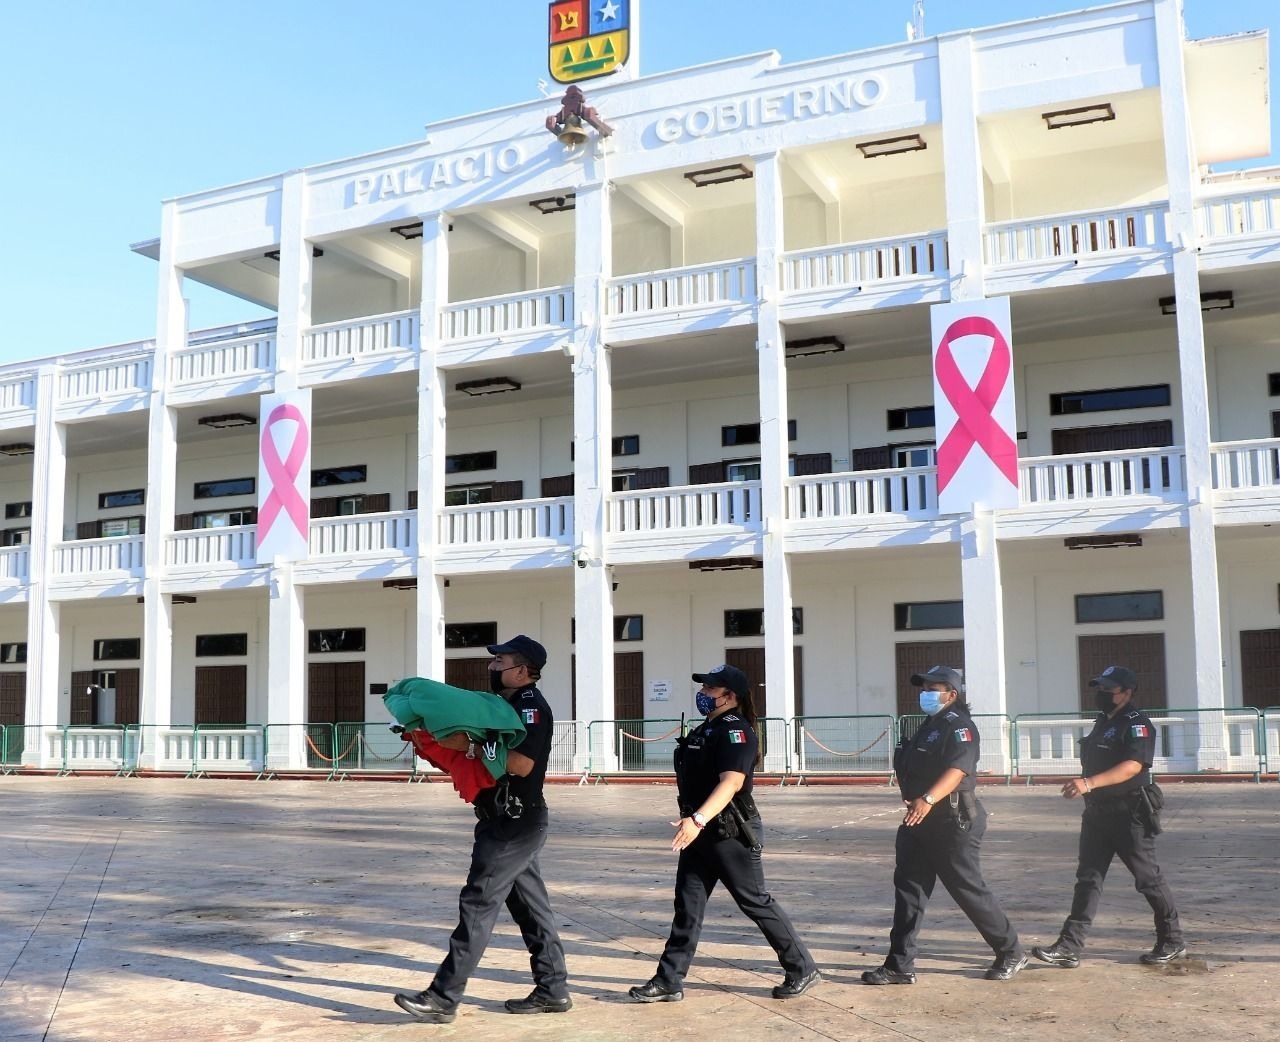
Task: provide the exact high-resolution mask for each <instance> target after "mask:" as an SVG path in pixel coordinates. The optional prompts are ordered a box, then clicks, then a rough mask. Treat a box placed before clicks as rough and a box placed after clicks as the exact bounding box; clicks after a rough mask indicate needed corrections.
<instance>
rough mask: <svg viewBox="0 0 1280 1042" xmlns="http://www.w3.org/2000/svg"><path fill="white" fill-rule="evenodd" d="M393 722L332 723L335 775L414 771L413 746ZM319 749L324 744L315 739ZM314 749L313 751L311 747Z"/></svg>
mask: <svg viewBox="0 0 1280 1042" xmlns="http://www.w3.org/2000/svg"><path fill="white" fill-rule="evenodd" d="M392 722H393V721H378V722H372V721H368V720H361V721H357V722H350V723H341V724H334V725H333V738H334V747H333V748H334V750H335V751H334V752H333V753H332V754H331V762H332V765H333V774H347V773H350V772H352V771H359V772H361V773H378V772H384V771H385V772H389V773H402V772H404V771H409V772H415V771H416V770H417V760H416V757H415V756H414V755H413V746H412V745H411V744H410V743H409V742H406V741H404V740H403V739H402V738H401V737H400V736H399V735H398V734H396V733H395V732H393V731H392V730H391V724H392ZM312 741H313V743H314V744H315V745H316V746H317V750H318V748H319V747H320V746H321V744H322V743H320V742H318V741H316V740H315V738H314V737H313V738H312ZM308 751H311V750H308Z"/></svg>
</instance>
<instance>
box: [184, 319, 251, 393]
mask: <svg viewBox="0 0 1280 1042" xmlns="http://www.w3.org/2000/svg"><path fill="white" fill-rule="evenodd" d="M275 366H276V334H275V331H274V330H270V331H263V332H261V333H257V334H254V335H252V336H242V337H235V338H234V339H230V340H217V341H213V342H211V343H207V344H192V345H191V346H189V347H184V348H182V349H181V350H178V351H175V352H174V353H173V355H172V356H171V357H170V359H169V382H170V384H172V385H173V386H175V387H181V386H183V385H186V384H200V383H205V382H208V381H212V380H228V379H234V378H236V377H244V376H255V375H259V374H269V373H272V372H274V371H275Z"/></svg>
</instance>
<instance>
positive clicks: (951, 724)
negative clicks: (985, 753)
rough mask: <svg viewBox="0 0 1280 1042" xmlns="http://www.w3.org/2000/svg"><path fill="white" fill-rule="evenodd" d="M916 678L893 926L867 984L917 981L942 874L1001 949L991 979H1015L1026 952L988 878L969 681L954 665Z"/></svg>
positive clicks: (900, 761) (901, 748) (902, 780)
mask: <svg viewBox="0 0 1280 1042" xmlns="http://www.w3.org/2000/svg"><path fill="white" fill-rule="evenodd" d="M911 683H913V684H919V685H922V687H923V688H924V690H922V691H921V692H920V709H921V711H922V712H924V713H925V714H927V715H928V719H927V720H926V721H925V722H924V723H923V724H921V725H920V729H919V730H918V731H916V733H915V734H914V735H913V736H911V737H910V738H907V737H904V738H903V739H902V741H901V742H900V743H899V744H898V748H897V750H896V751H895V752H894V755H893V767H894V771H895V772H896V773H897V776H898V786H899V788H900V789H901V792H902V802H903V804H904V805H905V806H906V814H905V815H904V817H903V819H902V825H901V826H900V827H899V828H898V837H897V842H896V844H895V852H896V854H897V865H896V867H895V868H894V872H893V890H894V901H893V929H892V930H891V931H890V932H889V956H888V958H886V959H885V961H884V965H883V966H879V967H877V968H876V969H874V970H867V971H866V972H865V973H863V975H862V982H863V983H864V984H914V983H915V982H916V975H915V958H916V935H917V934H918V933H919V932H920V925H921V923H922V922H923V921H924V910H925V906H926V905H927V904H928V903H929V898H930V896H931V895H932V894H933V887H934V884H935V883H936V882H937V881H938V880H941V881H942V885H943V886H944V887H946V888H947V893H949V894H950V895H951V897H952V899H953V900H954V901H955V903H956V904H957V905H958V906H959V908H960V910H961V911H962V912H964V914H965V915H967V916H968V917H969V921H970V922H972V923H973V925H974V926H976V927H977V928H978V932H979V933H980V934H982V938H983V940H985V941H986V942H987V943H988V944H989V945H991V948H992V950H993V951H994V952H995V953H996V958H995V961H994V962H993V963H992V964H991V966H990V968H989V969H988V970H987V972H986V979H987V980H1009V979H1010V978H1012V977H1013V976H1014V974H1016V973H1017V972H1018V971H1019V970H1021V969H1022V968H1023V967H1024V966H1026V964H1027V954H1026V952H1025V951H1024V950H1023V948H1022V945H1021V944H1020V943H1019V941H1018V934H1017V932H1016V931H1015V930H1014V928H1013V925H1012V924H1011V923H1010V922H1009V917H1008V916H1007V915H1005V914H1004V912H1003V911H1001V909H1000V906H999V904H997V903H996V899H995V897H994V896H993V895H992V893H991V891H990V889H988V887H987V884H986V883H985V882H984V881H983V879H982V865H981V864H980V863H979V859H978V852H979V847H980V845H981V843H982V835H983V833H984V832H986V830H987V812H986V811H985V810H983V808H982V804H981V803H979V802H978V800H977V796H976V787H977V786H976V781H975V777H974V776H975V775H976V774H977V770H978V758H979V756H980V739H979V737H978V729H977V728H976V727H975V726H974V725H973V720H972V719H970V717H969V712H970V710H969V706H968V704H967V703H966V702H965V701H964V700H963V698H962V697H961V694H960V693H961V690H962V689H963V683H962V681H961V679H960V674H959V672H958V671H956V670H954V669H951V668H950V667H949V666H933V667H931V668H930V669H929V671H928V672H927V673H917V674H916V675H914V676H913V677H912V678H911Z"/></svg>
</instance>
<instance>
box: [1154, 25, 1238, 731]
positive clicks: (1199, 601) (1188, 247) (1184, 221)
mask: <svg viewBox="0 0 1280 1042" xmlns="http://www.w3.org/2000/svg"><path fill="white" fill-rule="evenodd" d="M1155 14H1156V54H1157V60H1158V61H1159V65H1160V111H1161V116H1162V118H1163V121H1164V140H1165V170H1166V172H1167V174H1168V179H1169V218H1168V224H1167V228H1168V232H1169V239H1170V242H1172V243H1173V244H1174V252H1173V291H1174V296H1175V298H1176V300H1177V309H1178V311H1177V324H1178V377H1179V386H1180V388H1181V392H1182V444H1183V446H1184V449H1185V451H1186V457H1187V528H1188V533H1187V535H1188V548H1189V551H1190V565H1191V616H1192V626H1193V634H1192V641H1193V645H1194V647H1193V652H1194V655H1195V675H1194V676H1193V677H1191V678H1190V679H1189V680H1188V681H1186V683H1189V684H1190V685H1191V690H1190V691H1188V690H1186V689H1185V688H1183V689H1181V690H1172V691H1170V693H1169V696H1170V697H1169V704H1170V705H1171V706H1190V705H1195V706H1196V707H1198V708H1201V709H1220V708H1222V707H1223V706H1225V705H1226V689H1225V682H1224V677H1223V673H1224V668H1223V667H1224V665H1225V663H1224V659H1223V646H1222V613H1221V607H1220V605H1219V587H1218V541H1217V532H1216V531H1215V529H1214V517H1213V465H1212V459H1211V457H1210V452H1209V449H1210V438H1211V435H1210V423H1209V377H1208V371H1207V367H1206V363H1205V342H1204V321H1203V316H1202V315H1201V312H1200V272H1199V267H1200V262H1199V257H1200V254H1199V250H1198V248H1197V246H1196V237H1197V232H1196V223H1195V210H1194V207H1195V183H1196V174H1195V169H1196V164H1195V150H1194V148H1193V145H1192V141H1191V120H1190V115H1189V113H1188V112H1187V102H1186V98H1187V87H1186V74H1185V71H1184V69H1183V65H1182V54H1183V38H1182V4H1181V2H1180V0H1156V4H1155ZM1172 675H1173V674H1170V676H1172Z"/></svg>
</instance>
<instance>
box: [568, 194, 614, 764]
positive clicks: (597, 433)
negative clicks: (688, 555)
mask: <svg viewBox="0 0 1280 1042" xmlns="http://www.w3.org/2000/svg"><path fill="white" fill-rule="evenodd" d="M575 218H576V232H577V236H576V238H577V270H576V276H575V278H574V287H573V288H574V312H575V315H574V319H575V321H574V327H575V332H574V341H573V345H572V349H573V356H574V357H573V447H574V454H573V458H574V464H573V497H574V499H573V533H574V534H573V539H574V567H573V591H574V618H575V619H576V634H577V637H576V641H575V643H574V652H575V656H576V662H577V691H578V718H579V719H580V720H612V719H613V717H614V699H613V589H612V584H611V583H610V580H609V569H608V567H607V566H606V563H605V562H606V556H607V544H606V531H605V528H606V521H605V511H606V510H607V509H608V497H609V493H610V492H611V491H612V489H613V387H612V383H611V371H610V369H611V359H610V356H609V347H608V345H607V344H606V343H605V342H604V302H605V290H606V287H607V284H608V280H609V273H610V271H611V258H610V249H609V244H610V240H611V235H612V226H611V222H610V214H609V188H608V185H607V182H604V183H598V184H594V185H590V186H588V187H585V188H579V189H578V193H577V208H576V210H575ZM597 730H598V731H599V732H600V733H599V734H598V735H593V738H594V739H595V741H596V743H597V745H596V748H595V749H593V752H598V753H599V754H600V755H601V756H602V757H604V758H605V759H606V762H608V758H610V757H612V756H613V754H614V741H613V729H612V728H607V727H606V728H598V729H597Z"/></svg>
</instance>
